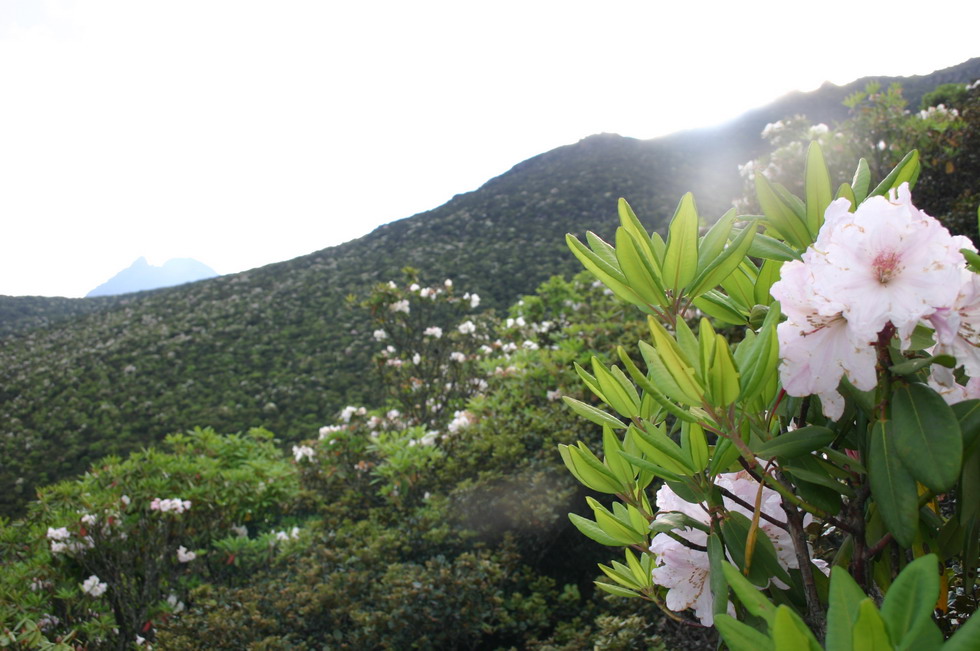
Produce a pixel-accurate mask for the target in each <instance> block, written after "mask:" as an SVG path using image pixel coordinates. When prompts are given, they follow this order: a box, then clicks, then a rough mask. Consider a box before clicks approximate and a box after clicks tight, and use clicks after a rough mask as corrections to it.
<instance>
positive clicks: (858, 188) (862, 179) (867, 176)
mask: <svg viewBox="0 0 980 651" xmlns="http://www.w3.org/2000/svg"><path fill="white" fill-rule="evenodd" d="M869 187H871V168H870V167H868V161H866V160H865V159H863V158H862V159H861V160H859V161H858V166H857V169H856V170H854V178H853V179H851V189H852V190H853V191H854V200H855V201H854V207H855V208H856V207H857V206H858V204H860V203H861V202H862V201H864V200H865V198H867V196H868V188H869Z"/></svg>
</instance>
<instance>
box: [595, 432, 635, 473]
mask: <svg viewBox="0 0 980 651" xmlns="http://www.w3.org/2000/svg"><path fill="white" fill-rule="evenodd" d="M622 451H623V445H622V443H621V442H620V441H619V437H617V436H616V435H615V434H613V431H612V430H611V429H609V428H608V427H603V428H602V456H603V459H604V461H605V464H606V466H608V468H609V470H610V472H612V473H613V475H615V476H616V479H618V480H619V481H620V482H621V483H622V484H623V486H629V485H630V484H631V483H633V479H634V478H635V473H634V472H633V468H632V467H631V466H630V465H629V463H628V462H627V461H626V460H625V459H623V457H621V456H620V454H619V453H620V452H622Z"/></svg>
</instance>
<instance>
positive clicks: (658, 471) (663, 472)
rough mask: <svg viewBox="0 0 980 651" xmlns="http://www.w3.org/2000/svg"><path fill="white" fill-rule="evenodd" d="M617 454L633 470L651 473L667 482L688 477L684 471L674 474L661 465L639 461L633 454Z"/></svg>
mask: <svg viewBox="0 0 980 651" xmlns="http://www.w3.org/2000/svg"><path fill="white" fill-rule="evenodd" d="M619 454H620V456H622V457H623V458H624V459H626V460H627V461H629V462H630V463H631V464H633V466H634V467H635V468H638V469H639V470H645V471H647V472H649V473H652V474H653V475H655V476H657V477H662V478H663V479H666V480H667V481H681V480H682V479H684V477H686V476H688V475H689V474H690V473H688V472H686V471H683V472H674V471H672V470H668V469H667V468H664V467H663V466H661V465H658V464H656V463H653V462H652V461H649V460H648V459H641V458H640V457H638V456H636V455H635V454H630V453H629V452H620V453H619ZM661 460H662V457H661ZM672 467H675V468H676V467H677V466H672Z"/></svg>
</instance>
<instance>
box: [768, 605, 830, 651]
mask: <svg viewBox="0 0 980 651" xmlns="http://www.w3.org/2000/svg"><path fill="white" fill-rule="evenodd" d="M770 632H771V634H772V641H773V646H774V647H775V648H777V649H779V650H780V651H782V650H783V649H786V650H787V651H789V650H790V649H792V650H793V651H803V650H804V649H810V650H811V651H823V649H822V648H821V646H820V643H819V642H817V638H815V637H814V636H813V633H812V632H811V631H810V629H809V628H807V625H806V624H804V623H803V620H802V619H800V616H799V615H797V614H796V613H794V612H793V611H792V610H791V609H790V608H789V606H785V605H782V606H779V608H777V609H776V615H775V616H774V617H773V621H772V626H771V628H770Z"/></svg>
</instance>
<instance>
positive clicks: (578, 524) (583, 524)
mask: <svg viewBox="0 0 980 651" xmlns="http://www.w3.org/2000/svg"><path fill="white" fill-rule="evenodd" d="M568 519H569V520H571V521H572V524H573V525H575V528H576V529H578V530H579V531H581V532H582V534H583V535H584V536H586V537H587V538H591V539H592V540H594V541H596V542H597V543H599V544H600V545H606V546H608V547H619V546H620V544H619V541H618V540H616V539H615V538H613V537H612V536H610V535H609V534H607V533H606V532H605V531H603V530H602V528H601V527H600V526H599V525H597V524H596V523H595V522H593V521H592V520H589V519H588V518H583V517H582V516H581V515H577V514H575V513H569V514H568Z"/></svg>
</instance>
